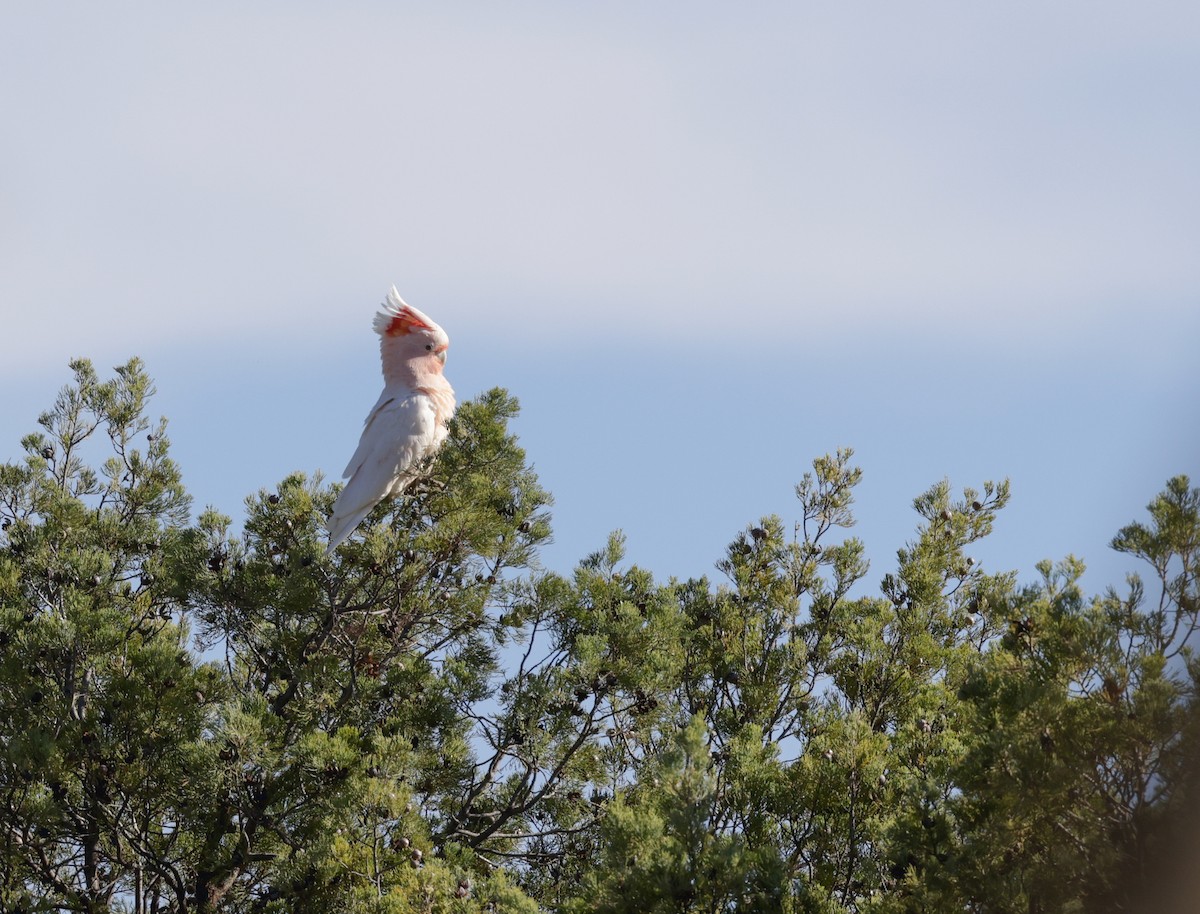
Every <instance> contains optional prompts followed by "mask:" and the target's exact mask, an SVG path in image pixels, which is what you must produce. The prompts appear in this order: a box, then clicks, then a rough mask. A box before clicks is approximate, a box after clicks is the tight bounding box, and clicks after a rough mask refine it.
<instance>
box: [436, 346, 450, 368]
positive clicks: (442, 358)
mask: <svg viewBox="0 0 1200 914" xmlns="http://www.w3.org/2000/svg"><path fill="white" fill-rule="evenodd" d="M447 348H448V347H446V346H443V347H441V348H440V349H435V350H434V353H433V354H434V355H436V356H437V360H438V361H439V362H441V363H442V364H443V365H445V364H446V349H447Z"/></svg>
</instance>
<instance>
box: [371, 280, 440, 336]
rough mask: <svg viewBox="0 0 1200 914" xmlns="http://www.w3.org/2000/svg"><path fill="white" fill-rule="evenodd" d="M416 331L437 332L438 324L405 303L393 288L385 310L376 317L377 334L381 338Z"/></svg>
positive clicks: (389, 293) (385, 303) (393, 287)
mask: <svg viewBox="0 0 1200 914" xmlns="http://www.w3.org/2000/svg"><path fill="white" fill-rule="evenodd" d="M414 330H437V324H435V323H434V322H433V321H432V320H430V319H429V317H428V316H427V315H425V314H423V313H422V312H421V311H418V310H417V309H416V308H414V307H413V306H412V305H410V304H408V303H407V302H405V300H404V299H403V298H401V297H400V293H399V292H397V291H396V287H395V286H392V289H391V291H390V292H388V297H387V301H386V302H384V308H383V310H382V311H380V312H379V313H378V314H376V315H375V332H376V333H378V334H379V335H380V336H404V335H405V334H408V333H412V332H413V331H414Z"/></svg>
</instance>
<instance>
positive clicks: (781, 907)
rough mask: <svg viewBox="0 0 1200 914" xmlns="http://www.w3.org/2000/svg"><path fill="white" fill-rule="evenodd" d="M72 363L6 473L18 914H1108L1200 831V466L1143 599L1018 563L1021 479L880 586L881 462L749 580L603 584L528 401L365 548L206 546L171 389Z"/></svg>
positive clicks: (296, 511) (224, 536) (3, 658)
mask: <svg viewBox="0 0 1200 914" xmlns="http://www.w3.org/2000/svg"><path fill="white" fill-rule="evenodd" d="M72 368H73V371H74V374H75V378H74V383H73V384H72V385H70V386H68V387H66V388H64V390H63V391H62V392H61V393H60V395H59V397H58V398H57V400H56V402H55V404H54V406H53V408H52V409H51V410H50V411H48V412H47V413H45V414H44V415H42V416H41V417H40V419H39V424H40V426H41V431H39V432H37V433H35V434H32V435H30V436H28V437H26V438H25V439H24V440H23V442H22V446H23V449H24V452H25V455H24V458H23V459H22V460H20V461H19V462H14V463H9V464H4V465H3V466H2V467H0V528H2V529H0V739H2V741H3V749H2V751H0V821H2V822H3V826H2V831H0V910H5V911H10V910H11V911H36V910H45V911H49V910H55V911H80V912H100V911H121V910H124V911H132V912H137V914H143V912H151V911H154V912H184V911H202V912H208V911H213V912H215V911H222V912H251V911H262V912H285V911H288V912H290V911H298V912H302V911H312V912H325V911H362V912H368V911H370V912H386V911H396V912H400V911H405V912H407V911H430V912H434V911H437V912H471V911H477V912H483V911H504V912H510V911H517V912H520V911H529V912H532V911H535V910H538V909H539V908H540V909H542V910H548V911H570V912H579V914H582V912H584V911H614V912H615V911H664V912H665V911H678V912H693V911H694V912H702V911H703V912H724V911H735V910H736V911H805V912H842V911H855V912H875V911H878V912H892V911H896V912H899V911H929V910H956V911H957V910H970V911H978V912H993V911H995V912H1000V911H1022V912H1028V911H1050V910H1072V909H1077V910H1084V909H1087V910H1101V909H1103V907H1104V906H1105V905H1107V904H1109V903H1110V902H1111V903H1113V904H1115V905H1121V904H1124V905H1126V906H1128V905H1129V904H1130V903H1132V900H1133V899H1134V898H1136V897H1139V892H1141V891H1142V889H1141V887H1140V884H1139V879H1138V878H1132V879H1130V878H1128V877H1129V876H1130V875H1131V874H1133V875H1134V876H1136V875H1137V874H1144V877H1145V878H1147V879H1148V878H1153V877H1154V873H1155V869H1154V866H1155V863H1154V862H1155V860H1156V859H1158V858H1160V857H1161V856H1163V850H1164V848H1166V847H1168V846H1170V845H1172V844H1174V843H1177V842H1179V841H1180V840H1182V839H1181V838H1180V836H1181V835H1183V834H1184V831H1185V826H1186V825H1187V823H1188V816H1189V812H1188V810H1189V807H1188V805H1187V804H1188V802H1189V797H1190V796H1191V795H1192V794H1195V793H1196V789H1195V776H1194V775H1193V773H1192V772H1191V761H1192V759H1194V758H1195V757H1196V756H1197V746H1198V744H1197V740H1196V737H1197V729H1198V728H1197V715H1196V693H1197V681H1198V673H1200V664H1198V663H1197V661H1196V659H1195V656H1194V653H1193V647H1194V645H1193V642H1194V635H1195V630H1196V628H1197V625H1198V621H1197V612H1198V606H1200V600H1198V595H1197V584H1196V581H1197V567H1196V565H1197V543H1198V542H1200V491H1198V490H1196V489H1193V488H1191V486H1190V482H1189V480H1188V479H1187V478H1186V477H1178V478H1176V479H1173V480H1171V481H1170V482H1169V483H1168V485H1167V488H1166V490H1165V491H1164V492H1163V493H1162V494H1160V495H1159V496H1158V497H1157V498H1156V499H1155V500H1154V501H1153V502H1152V503H1151V505H1150V509H1149V510H1150V518H1149V522H1147V523H1140V522H1135V523H1133V524H1130V525H1129V526H1127V527H1126V528H1125V529H1123V530H1122V531H1120V533H1119V534H1118V535H1117V537H1116V539H1115V540H1114V541H1113V545H1114V547H1115V548H1117V549H1119V550H1121V551H1124V552H1127V553H1129V554H1131V555H1134V556H1137V557H1139V558H1141V559H1144V560H1145V561H1146V562H1147V563H1148V564H1149V565H1150V567H1151V568H1152V569H1153V578H1152V586H1151V587H1150V588H1148V587H1147V585H1146V584H1144V583H1143V581H1142V580H1141V579H1140V578H1137V577H1132V578H1131V579H1130V581H1129V582H1128V589H1127V591H1126V592H1125V593H1124V594H1118V592H1117V591H1115V590H1110V591H1108V592H1106V593H1105V594H1102V595H1099V596H1096V597H1091V598H1089V597H1087V596H1085V595H1084V594H1083V592H1082V590H1081V589H1080V586H1079V580H1080V574H1081V572H1082V563H1080V562H1079V561H1078V560H1076V559H1074V558H1070V557H1068V558H1067V559H1065V560H1063V561H1062V562H1059V563H1058V564H1053V563H1049V562H1047V563H1043V564H1042V565H1041V566H1039V569H1038V574H1039V578H1038V580H1036V581H1035V582H1033V583H1031V584H1021V583H1019V576H1018V575H1017V574H1016V573H1015V572H1008V571H985V570H984V568H985V562H983V561H982V558H983V550H984V547H985V541H986V537H987V534H988V533H989V531H990V530H991V527H992V524H993V522H994V519H995V516H996V514H997V512H999V511H1001V510H1002V509H1003V508H1004V505H1005V504H1006V502H1007V500H1008V498H1009V490H1008V486H1007V484H1006V483H996V484H993V483H985V484H984V485H983V486H982V487H981V488H980V489H979V490H978V491H974V490H971V489H965V490H963V491H962V493H961V494H960V495H958V496H957V497H956V496H955V494H954V493H953V491H952V490H951V487H950V485H949V484H948V483H945V482H943V483H938V484H937V485H935V486H933V487H931V488H930V489H929V491H927V492H926V493H924V494H923V495H921V496H920V497H919V498H917V499H916V501H915V502H914V507H915V509H916V511H917V514H918V518H919V522H918V526H917V531H916V535H915V538H914V539H913V540H912V541H911V542H910V543H908V544H906V545H905V546H904V547H903V548H901V549H900V550H898V552H897V560H896V563H895V566H894V567H893V568H892V569H890V570H888V571H887V572H886V573H884V574H883V575H882V576H881V578H880V579H879V584H878V588H877V590H876V589H874V588H872V587H871V586H869V585H868V584H867V576H868V567H867V563H866V561H865V558H864V556H865V549H864V547H863V545H862V544H861V543H860V542H859V541H858V540H856V539H855V538H853V537H846V536H845V535H844V533H843V531H845V530H846V529H847V528H849V527H851V526H852V524H853V514H852V510H851V509H852V505H853V492H854V487H855V485H856V484H857V483H858V481H859V479H860V478H861V471H860V470H859V469H858V468H857V467H855V466H853V464H852V462H851V461H852V453H851V452H850V451H849V450H843V451H839V452H837V453H836V454H834V455H830V456H827V457H823V458H820V459H818V460H816V461H815V462H814V464H813V471H812V473H810V474H806V475H805V476H804V478H803V480H802V481H801V483H800V484H799V485H798V486H797V490H796V494H797V497H798V499H799V510H798V520H797V522H796V523H795V525H794V526H793V527H791V528H790V529H789V527H788V526H786V525H785V523H784V522H783V521H782V520H781V519H780V518H778V517H766V518H762V519H760V520H759V521H758V522H757V523H754V524H752V525H749V526H747V528H746V529H745V530H743V531H741V532H740V533H739V534H738V535H737V536H736V537H735V538H734V539H733V541H732V542H731V543H730V545H729V547H728V549H727V550H726V552H725V555H724V557H723V558H722V559H721V561H720V562H719V563H718V566H717V567H718V571H719V572H720V574H721V575H722V576H723V580H722V581H720V582H716V583H714V582H712V581H710V580H709V579H708V578H695V579H690V580H686V581H680V580H670V581H656V580H655V578H654V576H653V574H652V573H651V572H650V571H649V570H647V569H644V568H640V567H638V566H637V565H630V564H627V563H626V560H625V555H624V543H623V540H622V538H621V536H620V535H619V534H614V535H613V536H612V537H611V538H610V540H609V541H608V543H607V544H605V546H604V548H602V549H600V550H598V551H597V552H595V553H593V554H592V555H589V556H587V557H585V558H584V559H583V560H582V561H581V562H580V563H579V565H578V567H577V568H575V569H574V570H573V572H571V573H570V574H569V575H564V574H559V573H555V572H552V571H546V570H544V569H542V568H540V567H539V565H538V563H537V549H538V546H539V544H540V543H542V542H544V541H545V539H546V538H547V537H548V536H549V535H550V526H549V515H548V508H549V505H550V497H549V495H548V493H546V492H545V491H544V490H543V489H542V488H541V487H540V486H539V485H538V482H537V479H536V477H535V476H534V475H533V473H532V472H531V471H530V470H529V469H528V467H527V466H526V463H525V456H524V453H523V452H522V450H521V449H520V447H519V446H518V444H517V442H516V439H515V438H514V437H513V436H512V435H511V434H510V433H509V431H508V429H507V423H508V421H509V420H510V419H511V418H512V417H513V416H514V415H515V414H516V410H517V405H516V401H515V400H514V399H513V398H512V397H510V396H509V395H508V394H506V393H505V392H504V391H500V390H494V391H490V392H488V393H486V394H484V395H482V396H480V397H478V398H477V399H475V400H472V401H470V402H468V403H465V404H463V405H462V407H461V408H460V410H459V413H458V415H457V416H456V418H455V421H454V423H453V427H452V429H451V435H450V438H449V440H448V441H447V443H446V445H445V447H444V448H443V449H442V451H441V452H440V454H439V456H438V458H437V460H436V461H435V462H434V463H433V464H432V465H431V467H430V469H429V473H428V476H427V478H426V480H425V481H424V482H422V483H421V484H419V485H417V486H415V487H414V488H412V489H411V490H410V491H409V492H408V493H407V494H406V496H405V498H403V499H401V500H399V501H396V502H391V503H389V504H386V505H381V506H379V507H378V508H376V510H375V511H374V512H373V514H372V515H371V516H370V517H369V518H368V520H367V522H366V523H364V525H363V527H362V530H361V532H360V533H358V534H356V535H355V536H354V537H352V538H351V539H350V540H349V541H348V542H347V543H345V544H344V545H343V546H342V547H340V548H339V549H338V550H337V552H336V553H335V555H334V556H333V557H332V558H326V557H325V556H324V554H323V552H324V541H323V533H322V529H323V523H324V518H325V515H326V513H327V512H328V510H329V508H330V506H331V504H332V501H333V498H334V496H335V494H336V487H330V486H327V485H325V484H324V482H323V481H322V480H321V478H320V477H319V476H311V477H310V476H307V475H305V474H301V473H295V474H292V475H290V476H288V477H286V478H285V479H283V480H281V481H280V482H279V483H278V485H276V486H273V487H271V488H269V489H263V490H260V491H259V492H257V493H255V494H253V495H252V496H250V497H249V498H248V499H247V500H246V506H245V515H244V519H243V521H242V522H241V523H240V524H239V525H237V526H235V524H234V522H233V520H232V518H230V517H228V516H225V515H223V514H221V513H220V512H218V511H216V510H213V509H211V508H209V509H206V510H204V511H202V512H200V513H199V514H198V515H197V516H195V517H194V518H193V516H192V513H191V505H190V501H189V499H188V496H187V494H186V492H185V490H184V488H183V485H182V482H181V475H180V471H179V468H178V467H177V466H176V465H175V464H174V463H173V462H172V460H171V459H170V456H169V442H168V439H167V436H166V424H165V421H164V420H159V421H157V422H154V423H151V422H150V421H149V420H148V419H147V418H146V406H147V400H148V398H149V397H150V395H151V393H152V385H151V383H150V380H149V378H148V377H147V376H146V374H145V372H144V370H143V368H142V366H141V364H140V363H139V362H137V361H136V360H134V361H131V362H130V363H129V364H127V365H124V366H122V367H120V368H118V369H117V370H116V372H115V375H114V376H113V377H112V378H110V379H108V380H104V381H101V380H100V379H99V377H98V376H97V374H96V372H95V371H94V369H93V368H92V366H91V365H90V364H89V363H87V362H86V361H78V362H75V363H73V365H72ZM872 591H874V592H872ZM1148 592H1149V593H1152V594H1153V596H1152V597H1151V598H1148V597H1147V593H1148ZM1143 881H1144V880H1143Z"/></svg>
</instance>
